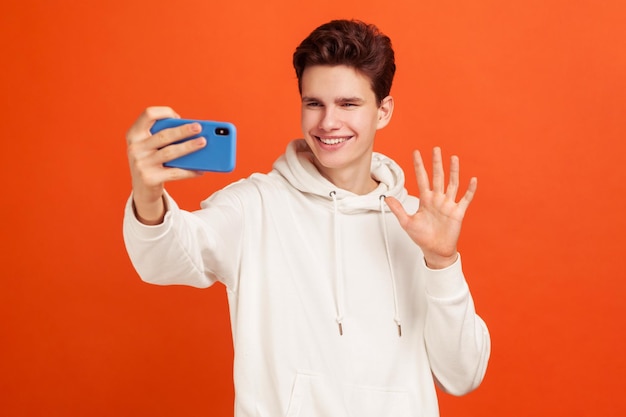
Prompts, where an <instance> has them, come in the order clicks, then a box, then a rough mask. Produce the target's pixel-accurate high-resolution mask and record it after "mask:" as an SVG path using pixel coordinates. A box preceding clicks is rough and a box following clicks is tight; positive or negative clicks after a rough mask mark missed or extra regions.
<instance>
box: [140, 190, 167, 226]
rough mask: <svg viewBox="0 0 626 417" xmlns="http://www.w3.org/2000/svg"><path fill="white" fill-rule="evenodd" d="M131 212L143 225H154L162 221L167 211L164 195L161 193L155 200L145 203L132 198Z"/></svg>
mask: <svg viewBox="0 0 626 417" xmlns="http://www.w3.org/2000/svg"><path fill="white" fill-rule="evenodd" d="M132 206H133V212H134V214H135V217H136V218H137V220H138V221H139V222H140V223H142V224H145V225H148V226H154V225H157V224H161V223H163V219H164V218H165V213H166V212H167V204H166V203H165V195H162V196H161V197H160V198H159V199H158V200H157V201H154V202H150V203H146V202H142V203H138V200H137V199H135V198H133V202H132Z"/></svg>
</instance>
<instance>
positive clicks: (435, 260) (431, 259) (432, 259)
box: [424, 252, 459, 269]
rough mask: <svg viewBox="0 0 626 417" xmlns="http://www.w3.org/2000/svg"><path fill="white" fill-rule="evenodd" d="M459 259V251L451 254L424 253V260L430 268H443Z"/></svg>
mask: <svg viewBox="0 0 626 417" xmlns="http://www.w3.org/2000/svg"><path fill="white" fill-rule="evenodd" d="M457 259H459V253H458V252H455V253H454V255H451V256H439V255H432V254H428V255H426V254H424V262H425V263H426V266H427V267H428V268H430V269H444V268H447V267H449V266H450V265H452V264H454V263H455V262H456V261H457Z"/></svg>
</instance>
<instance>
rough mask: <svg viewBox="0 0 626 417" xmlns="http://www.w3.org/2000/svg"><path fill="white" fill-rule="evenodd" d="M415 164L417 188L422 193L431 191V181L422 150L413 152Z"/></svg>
mask: <svg viewBox="0 0 626 417" xmlns="http://www.w3.org/2000/svg"><path fill="white" fill-rule="evenodd" d="M413 165H414V166H415V178H416V179H417V188H418V189H419V192H420V195H424V194H425V193H427V192H428V191H430V182H429V179H428V173H427V172H426V167H425V166H424V161H423V160H422V155H421V154H420V151H414V152H413Z"/></svg>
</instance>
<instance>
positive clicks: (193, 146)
mask: <svg viewBox="0 0 626 417" xmlns="http://www.w3.org/2000/svg"><path fill="white" fill-rule="evenodd" d="M166 117H175V118H178V117H179V116H178V115H177V114H176V112H174V110H172V109H171V108H169V107H149V108H147V109H146V110H145V111H144V112H143V113H142V114H141V115H140V116H139V118H138V119H137V120H136V121H135V123H134V124H133V125H132V126H131V128H130V129H129V130H128V133H127V134H126V142H127V144H128V149H127V151H128V163H129V165H130V173H131V177H132V184H133V203H134V205H135V212H136V215H137V218H138V219H139V220H140V221H141V222H143V223H146V224H157V223H160V222H161V221H162V219H163V216H164V214H165V204H164V202H163V189H164V183H165V182H166V181H173V180H181V179H186V178H194V177H197V176H200V175H202V173H200V172H196V171H189V170H185V169H179V168H169V167H164V166H163V163H164V162H168V161H171V160H172V159H175V158H178V157H180V156H183V155H186V154H188V153H191V152H193V151H196V150H198V149H200V148H202V147H204V146H205V145H206V139H205V138H203V137H199V138H196V139H192V140H189V141H185V142H182V143H180V144H174V145H171V144H172V143H174V142H177V141H179V140H181V139H184V138H186V137H189V136H193V135H196V134H197V133H198V132H200V130H201V127H200V125H199V124H197V123H192V124H186V125H182V126H179V127H175V128H171V129H164V130H162V131H160V132H158V133H157V134H155V135H151V134H150V128H151V127H152V125H153V124H154V122H155V121H156V120H158V119H163V118H166ZM167 145H170V146H167Z"/></svg>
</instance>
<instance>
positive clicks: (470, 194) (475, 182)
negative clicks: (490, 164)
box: [459, 177, 478, 212]
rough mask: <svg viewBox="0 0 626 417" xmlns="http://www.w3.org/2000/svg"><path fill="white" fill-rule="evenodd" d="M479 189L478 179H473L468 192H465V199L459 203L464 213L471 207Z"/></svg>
mask: <svg viewBox="0 0 626 417" xmlns="http://www.w3.org/2000/svg"><path fill="white" fill-rule="evenodd" d="M477 188H478V178H476V177H472V178H471V179H470V183H469V186H468V187H467V191H465V194H464V195H463V198H461V201H459V207H461V209H463V212H465V210H467V207H468V206H469V205H470V203H471V202H472V200H473V199H474V195H475V194H476V189H477Z"/></svg>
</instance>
